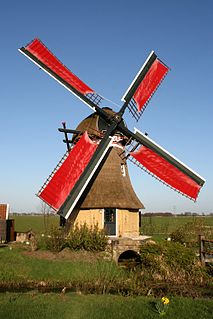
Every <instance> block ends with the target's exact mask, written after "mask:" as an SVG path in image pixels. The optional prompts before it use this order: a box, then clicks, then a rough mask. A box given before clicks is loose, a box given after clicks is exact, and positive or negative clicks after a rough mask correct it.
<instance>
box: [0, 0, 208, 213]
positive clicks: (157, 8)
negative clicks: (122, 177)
mask: <svg viewBox="0 0 213 319" xmlns="http://www.w3.org/2000/svg"><path fill="white" fill-rule="evenodd" d="M212 16H213V3H212V1H211V0H205V1H201V0H198V1H193V0H178V1H171V0H153V1H145V0H132V1H125V0H123V1H121V0H114V1H113V0H108V1H100V0H99V1H96V0H91V1H72V0H70V1H65V0H61V1H53V0H52V1H49V0H47V1H45V0H43V1H41V0H38V1H36V2H35V1H29V0H28V1H21V0H20V1H11V0H8V1H4V2H3V3H2V4H1V12H0V30H1V31H0V34H1V60H0V64H1V77H0V84H1V85H0V88H1V94H0V108H1V113H0V114H1V125H0V145H1V147H0V152H1V156H0V181H1V183H0V202H7V203H9V204H10V206H11V210H12V211H16V212H17V211H18V212H27V211H30V212H31V211H35V212H38V211H39V210H40V206H41V205H40V202H39V200H38V199H37V198H36V196H35V193H36V192H37V191H38V190H39V188H40V186H41V185H42V184H43V182H44V180H45V179H46V177H47V176H48V175H49V173H50V172H51V171H52V169H53V168H54V167H55V165H56V164H57V162H58V161H59V159H60V158H61V156H62V155H63V153H64V152H65V145H64V144H63V143H62V138H63V136H62V135H61V134H60V133H59V132H58V131H57V128H58V127H60V126H61V122H62V121H64V120H65V121H66V122H67V125H68V126H69V127H72V128H75V127H76V126H77V124H78V123H79V122H80V121H81V120H82V119H83V118H84V117H86V116H88V115H89V114H90V112H91V110H90V109H89V108H87V107H86V106H85V105H84V104H82V103H81V102H80V101H78V100H77V99H76V98H75V97H74V96H72V95H71V94H70V93H69V92H68V91H66V90H65V89H64V88H63V87H62V86H60V85H59V84H58V83H57V82H55V81H54V80H53V79H51V78H50V77H49V76H48V75H46V74H45V73H44V72H43V71H41V70H39V69H38V67H36V66H35V65H34V64H33V63H31V62H30V61H29V60H27V59H26V58H25V57H24V56H23V55H21V54H20V53H19V52H18V48H20V47H22V46H24V45H26V44H27V43H29V42H30V41H31V40H32V39H33V38H35V37H39V38H40V39H41V40H42V41H43V42H44V43H45V44H46V45H47V46H48V47H49V49H50V50H51V51H52V52H53V53H54V54H55V55H56V56H57V57H58V58H59V59H60V60H61V61H62V62H63V63H64V64H66V65H67V66H68V67H69V68H70V69H71V70H72V71H73V72H74V73H75V74H76V75H78V76H79V77H80V78H81V79H82V80H83V81H85V82H86V83H87V84H88V85H89V86H90V87H92V88H93V89H95V90H96V91H97V92H99V93H100V94H101V95H103V96H105V97H107V98H109V99H110V100H113V101H114V102H115V103H118V104H119V105H121V102H120V98H121V97H122V95H123V93H124V92H125V91H126V88H127V87H128V86H129V84H130V83H131V81H132V79H133V78H134V76H135V74H136V73H137V72H138V69H139V68H140V67H141V65H142V64H143V62H144V60H145V59H146V57H147V56H148V54H149V52H150V51H151V50H155V51H156V53H157V54H158V56H159V57H160V58H161V59H162V60H163V61H164V62H165V63H166V64H167V65H168V66H169V67H170V68H171V71H170V72H169V74H168V76H167V77H166V79H165V80H164V82H163V83H162V85H161V87H160V88H159V89H158V91H157V93H156V94H155V96H154V97H153V99H152V100H151V102H150V104H149V105H148V107H147V110H146V112H145V113H144V114H143V117H142V118H141V120H140V122H139V123H137V124H135V123H134V122H133V121H132V119H131V116H130V115H129V114H127V113H126V116H125V119H126V121H127V123H128V126H129V128H133V127H134V126H136V127H137V128H138V129H140V130H141V131H142V132H144V131H146V132H148V133H149V136H150V137H151V138H152V139H154V140H155V141H156V142H157V143H158V144H160V145H161V146H163V147H164V148H166V149H167V150H168V151H169V152H170V153H172V154H173V155H175V156H176V157H178V158H179V159H180V160H182V161H183V162H184V163H186V164H187V165H188V166H190V167H191V168H192V169H194V170H195V171H197V172H198V173H199V174H200V175H201V176H203V177H204V178H206V180H207V181H206V184H205V186H204V188H203V190H202V191H201V193H200V195H199V198H198V201H197V203H193V202H192V201H190V200H188V199H186V198H184V197H182V196H181V195H179V194H177V193H176V192H174V191H172V190H170V189H169V188H167V187H165V186H164V185H163V184H161V183H159V182H157V181H156V180H155V179H153V178H152V177H150V176H149V175H147V174H146V173H143V172H142V171H140V170H138V169H137V168H136V167H134V166H132V165H131V164H130V165H129V170H130V174H131V177H132V183H133V185H134V188H135V191H136V192H137V194H138V196H139V198H140V199H141V200H142V202H143V203H144V205H145V206H146V211H176V212H184V211H193V212H200V213H202V212H204V213H208V212H212V211H213V168H212V162H213V148H212V136H213V134H212V133H213V128H212V119H213V111H212V100H213V99H212V92H213V87H212V75H213V59H212V57H213V19H212Z"/></svg>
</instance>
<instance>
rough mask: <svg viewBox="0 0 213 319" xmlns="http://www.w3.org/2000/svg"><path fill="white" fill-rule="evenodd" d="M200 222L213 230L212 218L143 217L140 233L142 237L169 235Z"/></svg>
mask: <svg viewBox="0 0 213 319" xmlns="http://www.w3.org/2000/svg"><path fill="white" fill-rule="evenodd" d="M193 221H202V222H203V223H204V225H205V226H207V227H211V229H212V230H213V216H165V217H161V216H150V217H145V216H143V217H142V219H141V233H142V234H144V235H164V236H165V235H170V234H171V233H172V232H173V231H174V230H176V229H177V228H179V227H181V226H183V225H185V224H187V223H190V222H193Z"/></svg>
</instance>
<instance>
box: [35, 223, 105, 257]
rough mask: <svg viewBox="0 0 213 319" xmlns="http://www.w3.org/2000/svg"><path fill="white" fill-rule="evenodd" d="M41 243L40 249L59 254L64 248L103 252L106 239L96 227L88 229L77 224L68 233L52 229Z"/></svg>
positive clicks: (60, 229)
mask: <svg viewBox="0 0 213 319" xmlns="http://www.w3.org/2000/svg"><path fill="white" fill-rule="evenodd" d="M41 242H42V245H40V247H41V246H42V248H46V249H48V250H50V251H53V252H59V251H61V250H62V249H63V248H65V247H68V248H70V249H71V250H81V249H84V250H87V251H104V250H105V248H106V245H107V237H106V235H105V233H104V231H103V230H100V229H99V228H98V225H95V226H94V227H88V226H87V225H86V224H83V225H80V226H79V225H78V224H77V225H75V226H72V227H71V228H70V230H69V232H68V233H67V231H65V229H63V228H58V227H52V228H51V230H50V231H49V233H48V234H46V235H45V237H44V238H42V239H41Z"/></svg>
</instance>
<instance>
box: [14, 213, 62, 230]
mask: <svg viewBox="0 0 213 319" xmlns="http://www.w3.org/2000/svg"><path fill="white" fill-rule="evenodd" d="M10 218H12V219H14V220H15V231H23V232H24V231H28V230H30V229H32V230H33V231H34V232H37V233H44V232H45V230H48V229H49V228H50V227H51V225H54V226H55V225H59V216H58V215H55V216H54V215H50V216H45V218H44V216H43V215H41V216H39V215H11V216H10ZM45 226H46V227H45Z"/></svg>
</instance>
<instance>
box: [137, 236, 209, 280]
mask: <svg viewBox="0 0 213 319" xmlns="http://www.w3.org/2000/svg"><path fill="white" fill-rule="evenodd" d="M140 255H141V261H142V264H141V279H142V280H146V281H149V280H150V281H153V280H155V281H156V282H158V281H161V282H164V283H166V282H168V283H173V284H175V285H179V284H188V283H190V285H192V284H193V283H195V284H201V283H203V282H205V279H206V278H207V277H208V275H207V273H206V272H205V269H204V268H203V267H201V265H200V263H199V261H198V260H197V258H196V255H195V253H194V251H193V250H192V249H191V248H187V247H185V246H184V245H182V244H180V243H175V242H167V241H165V242H160V243H145V244H143V245H142V246H141V250H140Z"/></svg>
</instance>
